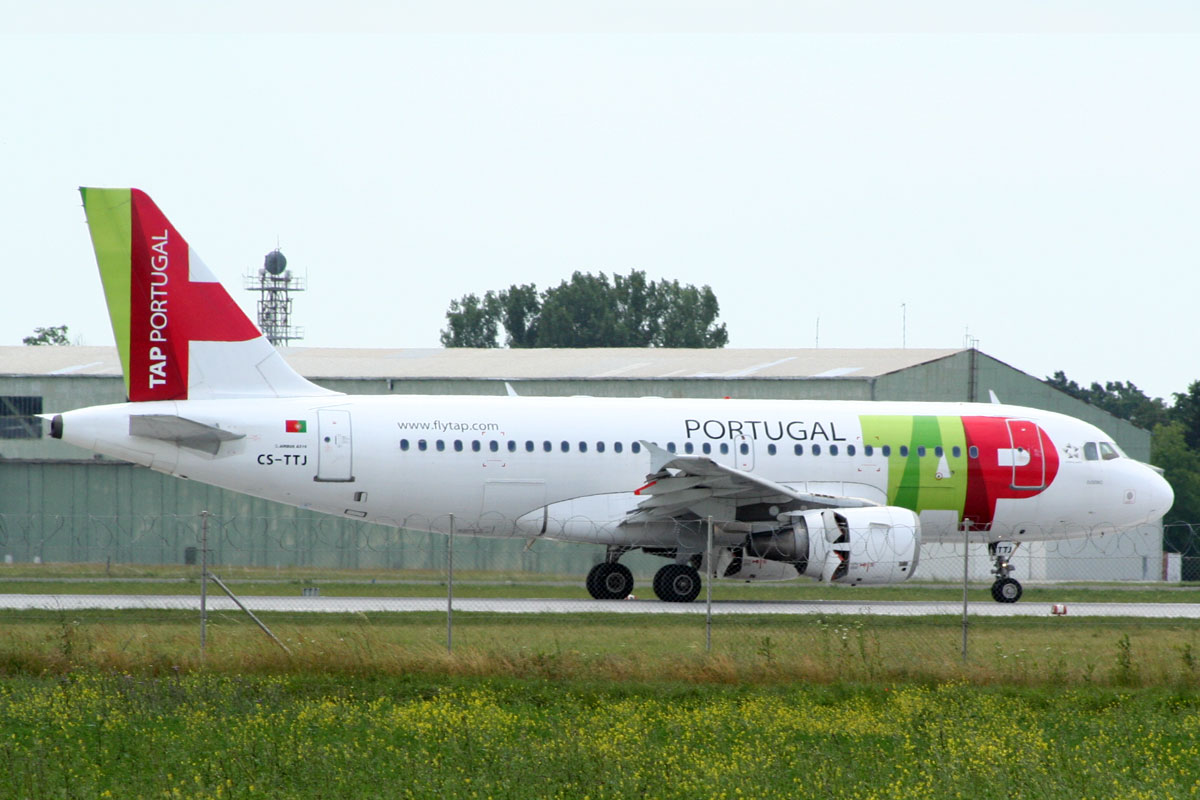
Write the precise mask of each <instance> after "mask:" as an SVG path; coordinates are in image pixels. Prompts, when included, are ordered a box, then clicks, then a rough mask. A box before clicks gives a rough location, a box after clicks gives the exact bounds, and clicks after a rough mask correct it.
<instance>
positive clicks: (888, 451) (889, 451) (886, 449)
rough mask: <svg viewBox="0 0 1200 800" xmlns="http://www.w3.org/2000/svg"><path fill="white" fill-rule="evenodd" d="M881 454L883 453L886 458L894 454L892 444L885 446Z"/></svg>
mask: <svg viewBox="0 0 1200 800" xmlns="http://www.w3.org/2000/svg"><path fill="white" fill-rule="evenodd" d="M880 452H882V453H883V457H884V458H887V457H888V456H890V455H891V454H892V446H891V445H890V444H885V445H884V446H883V448H882V450H881V451H880Z"/></svg>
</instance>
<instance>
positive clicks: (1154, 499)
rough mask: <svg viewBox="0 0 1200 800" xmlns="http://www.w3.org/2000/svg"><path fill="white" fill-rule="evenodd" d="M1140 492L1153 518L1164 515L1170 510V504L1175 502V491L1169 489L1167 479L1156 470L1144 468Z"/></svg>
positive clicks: (1169, 485)
mask: <svg viewBox="0 0 1200 800" xmlns="http://www.w3.org/2000/svg"><path fill="white" fill-rule="evenodd" d="M1142 491H1143V496H1144V497H1145V498H1146V505H1147V506H1148V508H1149V509H1150V512H1151V513H1152V514H1153V515H1154V516H1155V517H1160V516H1162V515H1163V514H1166V513H1167V512H1168V511H1170V510H1171V504H1172V503H1174V502H1175V490H1174V489H1172V488H1171V484H1169V483H1167V479H1166V478H1164V477H1163V476H1162V475H1160V474H1159V473H1158V472H1157V471H1156V470H1153V469H1151V468H1149V467H1147V468H1146V481H1145V486H1144V488H1143V490H1142Z"/></svg>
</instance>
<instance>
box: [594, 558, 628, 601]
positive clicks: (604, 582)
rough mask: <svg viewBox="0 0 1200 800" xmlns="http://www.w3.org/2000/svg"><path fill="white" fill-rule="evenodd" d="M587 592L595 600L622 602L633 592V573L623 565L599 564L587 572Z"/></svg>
mask: <svg viewBox="0 0 1200 800" xmlns="http://www.w3.org/2000/svg"><path fill="white" fill-rule="evenodd" d="M587 590H588V594H590V595H591V596H592V597H593V598H594V599H596V600H624V599H625V598H626V597H628V596H629V595H630V593H631V592H633V573H632V572H630V571H629V567H627V566H625V565H624V564H610V563H608V562H606V561H605V562H601V563H599V564H597V565H596V566H594V567H592V568H591V570H590V571H589V572H588V575H587Z"/></svg>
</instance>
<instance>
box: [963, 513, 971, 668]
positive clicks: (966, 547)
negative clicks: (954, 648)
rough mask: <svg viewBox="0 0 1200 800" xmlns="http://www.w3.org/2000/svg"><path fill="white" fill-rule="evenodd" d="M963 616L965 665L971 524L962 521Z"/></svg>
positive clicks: (965, 655) (964, 659)
mask: <svg viewBox="0 0 1200 800" xmlns="http://www.w3.org/2000/svg"><path fill="white" fill-rule="evenodd" d="M962 529H963V615H962V660H963V664H966V663H967V625H968V624H970V623H968V621H967V558H968V554H969V552H970V549H971V523H970V522H967V521H965V520H964V521H963V524H962Z"/></svg>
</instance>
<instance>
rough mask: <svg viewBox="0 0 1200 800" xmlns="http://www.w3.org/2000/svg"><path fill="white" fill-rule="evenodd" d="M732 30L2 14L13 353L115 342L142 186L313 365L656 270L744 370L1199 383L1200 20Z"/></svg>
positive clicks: (357, 18)
mask: <svg viewBox="0 0 1200 800" xmlns="http://www.w3.org/2000/svg"><path fill="white" fill-rule="evenodd" d="M729 5H730V8H736V9H737V10H736V12H735V11H732V10H729V9H728V8H726V7H725V5H724V4H721V3H715V2H699V3H682V2H641V1H639V2H632V0H631V2H628V3H620V2H616V3H603V2H579V3H560V2H534V1H533V0H528V1H527V2H517V3H485V4H473V3H465V2H445V3H437V4H428V5H406V4H394V5H388V6H387V7H386V8H387V10H386V11H383V10H380V9H379V8H377V7H376V6H375V4H369V3H361V2H358V3H354V2H352V3H345V4H338V5H336V6H335V5H333V4H328V3H319V4H318V3H312V4H306V3H286V4H274V3H272V4H256V5H249V6H248V7H246V6H244V5H243V4H238V3H226V2H213V3H207V4H204V5H203V7H202V8H201V7H200V6H199V4H162V3H151V2H146V3H125V4H121V3H116V4H103V3H93V2H63V3H55V4H33V3H17V2H11V3H9V2H7V1H6V0H0V11H2V12H3V14H4V19H5V23H4V27H3V28H2V29H0V30H4V31H11V32H10V33H0V75H3V76H4V77H3V80H0V179H2V181H3V183H2V187H3V191H2V192H0V277H2V278H3V280H2V282H0V343H3V344H19V343H20V341H21V338H22V337H23V336H26V335H28V334H29V333H31V332H32V330H33V328H34V327H36V326H45V325H57V324H67V325H69V326H70V330H71V333H72V336H73V337H78V338H80V339H81V340H82V342H83V343H84V344H94V345H108V344H111V343H112V333H111V329H110V328H109V325H108V320H107V315H106V313H105V306H104V302H103V298H102V295H101V288H100V282H99V279H98V276H97V273H96V267H95V262H94V259H93V256H92V252H91V244H90V240H89V239H88V236H87V232H86V228H85V225H84V215H83V211H82V209H81V207H80V202H79V196H78V193H77V191H76V187H77V186H80V185H91V186H136V187H138V188H141V189H143V190H145V191H146V192H148V193H149V194H150V195H151V196H152V197H153V198H154V199H155V200H156V201H157V202H158V204H159V205H160V206H161V207H162V209H163V210H164V211H165V212H166V214H167V215H168V216H169V217H170V218H171V220H172V222H174V224H175V225H176V227H177V228H179V230H180V232H181V233H182V234H183V235H184V236H185V237H186V238H187V239H188V241H189V242H190V243H191V245H192V247H193V248H194V249H195V250H196V251H198V252H199V253H200V255H201V257H202V258H203V259H204V261H205V262H206V263H207V264H208V266H209V267H210V268H211V269H212V270H213V271H214V272H215V273H216V274H217V275H218V276H219V277H220V278H221V279H222V280H223V281H225V282H226V284H227V285H228V286H230V287H231V289H232V290H233V293H234V295H235V296H236V297H237V298H238V300H239V302H241V303H242V305H243V307H245V308H246V309H248V311H249V312H250V313H251V315H252V316H253V304H254V296H253V295H251V294H250V293H248V292H245V291H242V290H241V289H240V288H239V287H240V286H241V283H242V275H244V274H245V273H247V272H249V271H252V270H257V269H258V267H260V266H261V264H262V259H263V256H264V255H265V254H266V253H267V252H268V251H269V250H271V249H273V248H274V247H275V246H276V244H277V243H278V244H279V245H280V246H281V247H282V249H283V252H284V253H285V255H286V256H287V257H288V260H289V263H290V266H291V267H292V268H293V269H294V270H296V271H298V272H300V273H306V274H307V276H308V281H309V291H308V292H307V293H306V294H304V295H301V296H300V297H299V299H298V300H297V301H296V304H295V309H296V320H295V321H296V322H298V323H299V324H301V325H303V326H304V328H305V329H306V333H307V335H306V337H305V339H304V341H303V342H302V343H301V344H303V345H311V346H333V347H351V346H377V347H435V346H438V332H439V330H440V329H441V328H442V327H443V326H444V324H445V317H444V314H445V311H446V307H447V305H448V304H449V301H450V300H451V299H452V298H457V297H460V296H461V295H463V294H465V293H468V292H478V293H482V292H483V291H485V290H487V289H498V288H504V287H507V286H508V285H510V284H512V283H527V282H533V283H536V284H537V285H538V286H539V287H541V288H545V287H548V286H550V285H553V284H557V283H558V282H559V281H561V280H563V279H564V278H567V277H569V276H570V274H571V272H573V271H574V270H583V271H593V272H596V271H604V272H607V273H609V274H611V273H613V272H621V273H627V272H628V271H629V270H631V269H641V270H645V271H646V273H647V274H648V276H649V277H651V278H668V279H675V278H677V279H679V280H680V281H682V282H685V283H695V284H709V285H711V286H712V287H713V289H714V291H715V292H716V294H717V297H718V299H719V300H720V303H721V312H722V314H721V317H722V319H723V320H724V321H725V322H726V323H727V324H728V326H729V331H730V346H731V347H812V346H814V344H816V343H817V331H818V320H819V344H820V346H821V347H899V346H901V344H902V343H904V342H906V343H907V345H908V346H909V347H961V346H963V344H964V341H965V337H966V336H967V335H969V336H971V337H974V338H976V339H978V346H979V347H980V349H982V350H983V351H984V352H986V353H989V354H990V355H993V356H995V357H997V358H1000V359H1002V360H1004V361H1006V362H1008V363H1010V364H1012V365H1013V366H1015V367H1017V368H1019V369H1022V370H1024V371H1026V372H1028V373H1030V374H1032V375H1035V376H1038V377H1044V376H1046V375H1049V374H1051V373H1052V372H1054V371H1055V370H1058V369H1062V370H1065V371H1066V372H1067V374H1068V375H1069V376H1070V377H1072V378H1074V379H1075V380H1077V381H1080V382H1090V381H1092V380H1101V381H1103V380H1132V381H1133V382H1134V383H1136V384H1138V385H1139V386H1140V387H1142V388H1143V389H1144V390H1145V391H1146V392H1148V393H1149V394H1151V395H1156V396H1166V397H1169V396H1170V393H1171V392H1175V391H1183V390H1184V389H1185V388H1186V386H1187V384H1189V383H1190V382H1191V381H1193V380H1196V379H1200V358H1197V355H1196V353H1197V349H1198V348H1197V345H1198V344H1200V333H1198V332H1197V331H1198V314H1197V300H1198V297H1197V295H1198V292H1197V289H1198V288H1200V280H1198V279H1197V270H1198V269H1200V102H1198V94H1197V92H1198V88H1197V87H1198V86H1200V6H1197V5H1196V4H1194V3H1183V2H1179V3H1170V2H1162V3H1146V4H1133V3H1115V2H1114V3H1103V2H1089V3H1082V2H1062V3H1034V2H1028V3H1026V2H1004V3H1000V2H996V3H993V4H991V5H992V6H994V7H995V8H994V9H991V10H989V9H986V8H982V7H981V8H969V7H970V6H972V5H980V6H981V4H963V3H958V2H944V3H943V2H936V1H935V0H926V1H925V2H916V1H914V2H913V3H904V4H896V3H878V4H877V3H871V2H848V3H827V2H816V1H815V0H814V1H813V2H807V3H805V2H795V3H782V2H762V1H760V2H745V3H737V4H729ZM29 6H33V7H32V8H29ZM39 6H52V7H51V8H48V9H47V8H42V7H39ZM380 6H381V7H382V6H383V4H380ZM964 7H967V8H964ZM113 8H116V9H117V10H116V11H113V10H111V9H113ZM1047 9H1048V10H1047ZM902 306H903V307H904V310H902ZM904 316H906V317H907V325H906V326H905V325H904V324H903V323H902V319H903V317H904Z"/></svg>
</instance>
